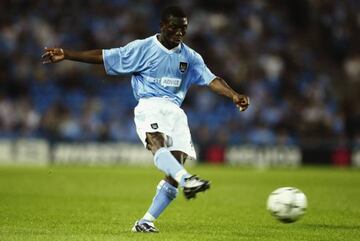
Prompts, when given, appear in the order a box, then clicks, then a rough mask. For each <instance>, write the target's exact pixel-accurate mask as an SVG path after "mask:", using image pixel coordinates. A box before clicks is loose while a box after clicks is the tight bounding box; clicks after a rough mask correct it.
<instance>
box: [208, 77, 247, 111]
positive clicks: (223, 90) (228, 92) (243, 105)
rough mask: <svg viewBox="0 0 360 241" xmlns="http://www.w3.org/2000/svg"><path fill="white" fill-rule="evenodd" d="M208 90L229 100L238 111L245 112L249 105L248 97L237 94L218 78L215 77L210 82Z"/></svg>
mask: <svg viewBox="0 0 360 241" xmlns="http://www.w3.org/2000/svg"><path fill="white" fill-rule="evenodd" d="M209 88H210V89H211V90H212V91H214V92H215V93H217V94H219V95H223V96H226V97H228V98H230V99H231V100H232V101H233V102H234V104H235V105H236V107H238V108H239V110H240V111H244V110H246V109H247V108H248V106H249V105H250V98H249V97H248V96H246V95H240V94H238V93H237V92H236V91H235V90H233V89H232V88H231V87H230V86H229V85H228V84H227V83H226V81H225V80H223V79H222V78H220V77H216V78H215V79H214V80H213V81H211V83H210V84H209Z"/></svg>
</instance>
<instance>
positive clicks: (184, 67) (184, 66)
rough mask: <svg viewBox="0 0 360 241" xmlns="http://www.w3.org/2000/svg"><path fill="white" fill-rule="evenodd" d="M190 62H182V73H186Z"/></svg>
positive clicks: (180, 67) (180, 66)
mask: <svg viewBox="0 0 360 241" xmlns="http://www.w3.org/2000/svg"><path fill="white" fill-rule="evenodd" d="M187 66H188V64H187V63H185V62H180V65H179V69H180V72H181V73H184V72H185V71H186V69H187Z"/></svg>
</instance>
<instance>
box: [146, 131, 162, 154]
mask: <svg viewBox="0 0 360 241" xmlns="http://www.w3.org/2000/svg"><path fill="white" fill-rule="evenodd" d="M145 140H146V148H147V149H148V150H151V151H152V153H153V154H155V152H156V151H157V150H158V149H160V148H162V147H166V139H165V135H164V134H163V133H161V132H153V133H149V132H147V133H146V139H145Z"/></svg>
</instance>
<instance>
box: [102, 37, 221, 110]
mask: <svg viewBox="0 0 360 241" xmlns="http://www.w3.org/2000/svg"><path fill="white" fill-rule="evenodd" d="M156 36H157V35H154V36H151V37H149V38H146V39H142V40H135V41H133V42H130V43H129V44H127V45H126V46H124V47H120V48H113V49H104V50H103V59H104V66H105V70H106V73H107V74H109V75H119V74H125V73H131V74H132V77H131V84H132V87H133V92H134V95H135V98H136V99H137V100H139V99H141V98H149V97H163V98H168V99H169V100H171V101H172V102H174V103H176V104H177V105H179V106H180V105H181V103H182V102H183V100H184V98H185V95H186V92H187V91H188V89H189V88H190V86H191V85H192V84H196V85H208V84H209V83H210V82H211V81H212V80H213V79H214V78H215V75H214V74H213V73H211V71H210V70H209V69H208V68H207V66H206V65H205V63H204V61H203V59H202V58H201V56H200V55H199V54H198V53H196V52H195V51H194V50H192V49H191V48H189V47H188V46H186V45H185V44H184V43H181V44H179V46H177V47H175V48H174V49H171V50H168V49H167V48H165V47H164V46H163V45H162V44H161V43H160V42H159V41H158V39H157V37H156Z"/></svg>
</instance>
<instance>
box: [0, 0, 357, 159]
mask: <svg viewBox="0 0 360 241" xmlns="http://www.w3.org/2000/svg"><path fill="white" fill-rule="evenodd" d="M170 3H172V1H165V0H152V1H145V0H138V1H130V0H107V1H100V0H88V1H70V0H67V1H65V0H64V1H62V0H37V1H27V0H3V1H2V3H1V6H2V7H1V8H0V13H1V14H0V66H1V72H0V137H6V138H17V137H45V138H48V139H49V140H51V141H128V142H138V138H137V135H136V132H135V127H134V124H133V108H134V106H135V105H136V100H135V99H134V97H133V95H132V90H131V85H130V77H129V76H117V77H109V76H106V75H105V73H104V70H103V68H102V66H100V65H99V66H98V65H96V66H94V65H88V64H81V63H75V62H70V61H65V62H63V63H61V64H56V65H42V64H41V54H42V52H43V48H44V47H45V46H48V47H63V48H69V49H76V50H88V49H103V48H111V47H119V46H123V45H125V44H126V43H128V42H129V41H132V40H134V39H137V38H145V37H148V36H150V35H153V34H154V33H157V32H158V31H159V17H160V10H161V8H162V7H163V6H165V5H167V4H170ZM173 3H176V1H174V2H173ZM179 3H180V4H181V5H182V6H183V7H184V9H185V10H186V12H187V14H188V16H189V28H188V33H187V36H186V38H185V42H186V43H187V44H188V45H189V46H190V47H192V48H194V49H195V50H196V51H197V52H199V53H200V54H201V55H202V56H203V58H204V60H205V62H206V63H207V65H208V66H209V68H210V69H211V70H212V72H213V73H214V74H216V75H219V76H221V77H223V78H224V79H225V80H226V81H227V82H229V84H230V85H231V86H232V87H233V88H234V89H236V90H238V91H239V92H240V93H244V94H247V95H249V96H250V97H251V106H250V108H249V109H248V110H247V111H246V112H243V113H239V112H238V111H237V109H236V108H235V107H234V106H233V104H232V103H231V102H230V101H228V100H225V99H224V98H223V97H220V96H216V95H214V94H212V93H211V92H209V90H208V89H207V88H204V87H194V88H192V89H191V90H190V91H189V93H188V96H187V98H186V100H185V102H184V104H183V107H184V109H185V111H186V112H187V114H188V118H189V124H190V127H191V129H192V134H193V139H194V142H195V143H197V144H199V145H201V146H203V147H206V146H215V147H216V146H218V147H221V146H224V145H229V144H244V143H252V144H257V145H263V144H264V145H266V144H289V145H291V144H299V145H317V144H324V143H326V144H328V145H345V146H353V145H360V1H358V0H291V1H287V0H272V1H266V0H243V1H234V0H222V1H215V0H194V1H190V0H189V1H180V2H179ZM215 153H218V152H215ZM201 155H202V156H203V157H204V158H206V155H211V153H210V154H209V153H207V154H204V153H202V154H201Z"/></svg>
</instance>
